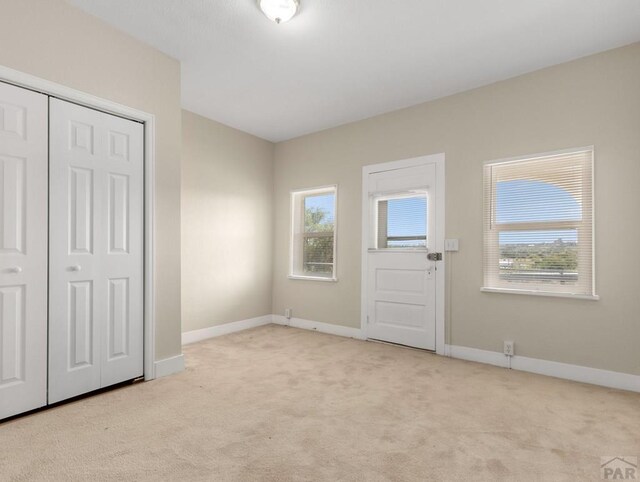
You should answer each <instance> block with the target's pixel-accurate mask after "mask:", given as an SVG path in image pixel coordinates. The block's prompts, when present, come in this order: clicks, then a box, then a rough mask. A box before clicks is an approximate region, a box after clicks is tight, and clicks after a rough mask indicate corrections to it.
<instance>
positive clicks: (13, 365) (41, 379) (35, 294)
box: [0, 83, 48, 419]
mask: <svg viewBox="0 0 640 482" xmlns="http://www.w3.org/2000/svg"><path fill="white" fill-rule="evenodd" d="M47 187H48V186H47V97H46V96H45V95H42V94H37V93H35V92H31V91H29V90H25V89H21V88H18V87H14V86H12V85H8V84H4V83H0V419H2V418H5V417H9V416H11V415H15V414H17V413H20V412H26V411H28V410H32V409H34V408H38V407H42V406H44V405H46V403H47Z"/></svg>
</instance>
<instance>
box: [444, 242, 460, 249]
mask: <svg viewBox="0 0 640 482" xmlns="http://www.w3.org/2000/svg"><path fill="white" fill-rule="evenodd" d="M444 250H445V251H458V240H457V239H445V240H444Z"/></svg>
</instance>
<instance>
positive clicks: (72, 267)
mask: <svg viewBox="0 0 640 482" xmlns="http://www.w3.org/2000/svg"><path fill="white" fill-rule="evenodd" d="M70 269H71V271H80V270H81V269H82V266H80V265H79V264H76V265H75V266H71V268H70Z"/></svg>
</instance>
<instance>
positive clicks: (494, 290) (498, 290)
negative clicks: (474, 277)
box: [480, 287, 600, 301]
mask: <svg viewBox="0 0 640 482" xmlns="http://www.w3.org/2000/svg"><path fill="white" fill-rule="evenodd" d="M480 291H482V292H483V293H507V294H512V295H529V296H548V297H551V298H573V299H578V300H591V301H597V300H599V299H600V297H599V296H598V295H579V294H572V293H558V292H555V291H536V290H522V289H510V288H488V287H482V288H480Z"/></svg>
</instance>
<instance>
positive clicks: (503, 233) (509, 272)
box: [484, 148, 595, 297]
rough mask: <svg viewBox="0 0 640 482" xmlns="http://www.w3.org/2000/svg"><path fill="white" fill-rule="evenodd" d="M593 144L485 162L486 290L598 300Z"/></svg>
mask: <svg viewBox="0 0 640 482" xmlns="http://www.w3.org/2000/svg"><path fill="white" fill-rule="evenodd" d="M593 264H594V263H593V149H592V148H585V149H578V150H572V151H566V152H561V153H557V154H548V155H546V154H545V155H540V156H535V157H529V158H523V159H519V160H513V161H506V162H495V163H488V164H485V167H484V285H485V288H484V289H485V290H489V291H490V290H491V289H497V290H514V291H515V292H536V293H537V294H546V293H548V294H565V295H576V296H585V297H593V296H594V295H595V293H594V272H593Z"/></svg>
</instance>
